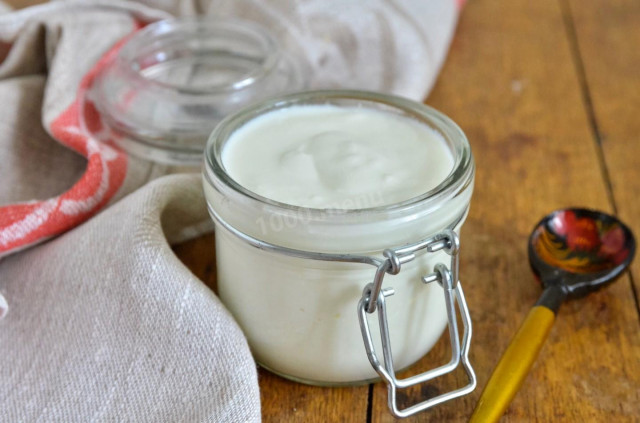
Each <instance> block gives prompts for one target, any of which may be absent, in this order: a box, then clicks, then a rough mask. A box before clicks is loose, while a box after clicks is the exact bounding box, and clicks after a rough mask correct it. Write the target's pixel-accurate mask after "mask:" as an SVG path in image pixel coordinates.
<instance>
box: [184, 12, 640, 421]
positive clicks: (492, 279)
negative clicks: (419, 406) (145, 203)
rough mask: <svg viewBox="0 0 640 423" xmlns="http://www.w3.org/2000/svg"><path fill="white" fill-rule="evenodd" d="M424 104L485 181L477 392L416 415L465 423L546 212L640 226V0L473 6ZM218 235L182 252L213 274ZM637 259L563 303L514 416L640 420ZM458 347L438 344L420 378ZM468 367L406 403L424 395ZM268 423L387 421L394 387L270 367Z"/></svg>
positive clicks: (505, 333)
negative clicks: (287, 374) (529, 243)
mask: <svg viewBox="0 0 640 423" xmlns="http://www.w3.org/2000/svg"><path fill="white" fill-rule="evenodd" d="M427 103H428V104H430V105H432V106H433V107H435V108H437V109H439V110H441V111H443V112H444V113H446V114H447V115H449V116H450V117H451V118H453V120H455V121H456V122H457V123H458V124H459V125H460V126H461V127H462V128H463V129H464V131H465V132H466V134H467V136H468V138H469V140H470V142H471V146H472V149H473V152H474V155H475V160H476V164H477V177H476V186H475V193H474V198H473V200H472V208H471V213H470V215H469V218H468V221H467V223H466V225H465V227H464V230H463V232H462V245H463V250H462V258H461V260H462V263H461V280H462V281H463V284H464V287H465V292H466V295H467V299H468V302H469V307H470V311H471V316H472V319H473V324H474V339H473V342H472V345H471V354H470V358H471V362H472V364H473V365H474V367H475V370H476V373H477V376H478V386H479V388H478V389H477V390H476V391H475V392H474V393H473V394H471V395H469V396H467V397H465V398H464V399H462V400H457V401H454V402H451V403H448V404H445V405H442V406H440V407H438V408H436V409H435V410H433V411H429V412H426V413H423V414H421V415H419V416H416V417H414V418H410V419H408V421H416V422H418V421H420V422H441V421H454V422H462V421H466V420H467V419H468V417H469V415H470V413H471V411H472V409H473V407H474V404H475V403H476V401H477V400H478V397H479V395H480V392H481V389H482V387H483V386H484V384H485V383H486V381H487V379H488V377H489V375H490V373H491V371H492V369H493V367H494V366H495V364H496V362H497V360H498V358H499V355H500V353H501V352H502V351H503V350H504V348H505V347H506V345H507V344H508V342H509V340H510V338H511V336H512V335H513V334H514V332H515V331H516V329H517V328H518V326H519V324H520V322H521V321H522V319H523V318H524V316H525V314H526V312H527V311H528V309H529V307H530V306H531V305H532V304H533V303H534V302H535V301H536V299H537V296H538V295H539V293H540V288H539V286H538V285H537V284H536V283H535V281H534V278H533V276H532V274H531V271H530V270H529V265H528V261H527V252H526V240H527V236H528V234H529V232H530V231H531V229H532V226H533V225H534V224H535V222H537V221H538V219H540V218H541V217H542V216H543V215H544V214H546V213H548V212H549V211H551V210H553V209H557V208H561V207H567V206H585V207H590V208H598V209H602V210H605V211H609V212H616V213H618V214H619V216H620V217H621V218H623V219H624V220H625V221H626V222H627V223H628V224H630V226H631V227H632V228H633V230H634V231H635V233H636V234H638V235H640V139H639V138H640V136H639V134H640V2H638V1H634V0H616V1H611V0H591V1H589V2H581V1H578V0H537V1H527V0H517V1H500V0H472V1H470V2H468V4H467V6H466V7H465V9H464V12H463V13H462V16H461V18H460V23H459V27H458V30H457V33H456V35H455V39H454V40H453V44H452V46H451V51H450V53H449V57H448V59H447V62H446V64H445V66H444V68H443V69H442V72H441V75H440V78H439V79H438V82H437V84H436V86H435V89H434V90H433V92H432V93H431V95H430V96H429V98H428V100H427ZM211 245H212V236H207V237H204V238H201V239H198V240H195V241H192V242H189V243H187V244H183V245H181V246H179V247H177V248H176V251H177V253H178V255H179V256H180V257H181V258H182V259H183V260H184V261H185V262H186V263H187V264H188V265H189V266H190V267H191V268H192V269H193V271H194V273H196V274H197V275H198V276H199V277H201V278H202V279H203V280H206V281H208V282H209V283H214V279H215V264H214V262H213V257H212V256H211ZM638 291H640V259H637V260H636V263H635V264H634V265H633V267H632V270H631V272H630V273H627V274H625V275H624V276H623V277H622V278H621V279H620V280H619V281H618V282H616V283H615V284H614V285H612V286H610V287H608V288H607V289H606V290H604V291H601V292H599V293H596V294H594V295H592V296H590V297H588V298H585V299H582V300H579V301H574V302H570V303H568V304H565V305H564V306H563V307H562V309H561V311H560V313H559V316H558V320H557V322H556V325H555V327H554V329H553V331H552V333H551V336H550V338H549V340H548V341H547V343H546V345H545V346H544V348H543V350H542V352H541V354H540V357H539V358H538V361H537V362H536V364H535V365H534V367H533V369H532V372H531V374H530V375H529V377H528V378H527V380H526V381H525V383H524V385H523V387H522V389H521V390H520V392H519V394H518V395H517V397H516V398H515V400H514V401H513V403H512V404H511V406H510V408H509V409H508V411H507V413H506V414H505V416H504V418H503V421H505V422H529V421H532V422H533V421H536V422H552V421H553V422H604V421H615V422H622V421H640V308H639V306H638ZM446 354H447V351H446V347H445V343H444V342H441V343H440V344H438V345H437V347H436V348H435V349H434V350H433V351H432V352H430V353H429V354H428V356H427V357H425V358H424V359H423V360H422V361H421V362H420V363H419V364H417V365H416V366H414V368H412V369H411V371H419V370H420V369H421V368H425V367H428V366H429V364H430V363H431V364H433V363H434V362H435V361H437V360H440V362H442V361H443V360H444V357H445V356H446ZM456 383H463V378H462V377H461V375H457V377H450V378H447V379H446V380H443V381H442V383H439V382H438V383H436V384H431V385H427V386H426V387H424V388H423V389H421V390H418V391H416V392H410V393H408V394H407V395H405V396H403V398H402V401H403V402H406V403H407V404H408V403H411V402H413V401H418V400H420V399H421V398H422V395H433V394H435V393H437V392H439V391H440V390H442V389H446V388H447V387H451V386H453V385H455V384H456ZM260 388H261V391H262V413H263V416H264V421H265V422H282V421H292V422H296V421H298V422H386V421H392V420H394V419H393V418H392V417H391V416H390V414H389V413H388V411H387V406H386V389H385V387H384V385H383V384H381V383H377V384H373V385H370V386H361V387H353V388H335V389H329V388H317V387H310V386H305V385H300V384H296V383H293V382H289V381H286V380H283V379H281V378H279V377H277V376H274V375H272V374H270V373H268V372H266V371H263V370H260Z"/></svg>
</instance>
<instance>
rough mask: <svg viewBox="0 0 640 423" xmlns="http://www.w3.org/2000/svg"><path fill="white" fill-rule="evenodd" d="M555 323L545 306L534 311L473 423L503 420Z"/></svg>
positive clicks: (506, 354) (498, 368)
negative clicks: (503, 415) (501, 418)
mask: <svg viewBox="0 0 640 423" xmlns="http://www.w3.org/2000/svg"><path fill="white" fill-rule="evenodd" d="M554 320H555V313H554V312H553V311H551V310H550V309H549V308H547V307H545V306H542V305H537V306H535V307H533V308H532V309H531V311H530V312H529V314H528V315H527V318H526V319H525V321H524V323H522V326H520V329H519V330H518V333H517V334H516V336H515V337H514V338H513V340H512V341H511V344H509V346H508V347H507V350H506V351H505V352H504V354H503V355H502V358H501V359H500V362H499V363H498V365H497V366H496V369H495V370H494V371H493V375H491V378H490V379H489V382H487V386H486V387H485V388H484V392H483V393H482V396H481V397H480V401H478V404H477V405H476V408H475V410H474V411H473V415H472V416H471V419H470V420H469V422H470V423H476V422H482V423H490V422H497V421H498V420H499V419H500V417H501V416H502V414H504V411H505V410H506V409H507V407H508V406H509V403H510V402H511V400H512V399H513V397H514V396H515V395H516V393H517V392H518V389H520V386H521V385H522V382H523V381H524V379H525V378H526V376H527V374H528V373H529V370H530V369H531V366H532V365H533V362H534V361H535V360H536V357H538V353H539V352H540V349H541V348H542V345H543V344H544V341H545V339H547V335H548V334H549V332H550V331H551V327H552V326H553V322H554Z"/></svg>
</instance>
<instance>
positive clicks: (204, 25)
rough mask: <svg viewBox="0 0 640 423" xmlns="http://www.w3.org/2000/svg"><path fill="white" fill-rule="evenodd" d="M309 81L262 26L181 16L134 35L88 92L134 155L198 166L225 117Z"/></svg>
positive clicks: (296, 88) (108, 122)
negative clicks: (213, 131)
mask: <svg viewBox="0 0 640 423" xmlns="http://www.w3.org/2000/svg"><path fill="white" fill-rule="evenodd" d="M304 85H305V81H304V78H303V73H302V72H301V71H300V69H299V66H298V64H297V62H296V61H295V60H294V59H293V58H292V57H291V56H289V55H287V54H285V53H284V52H283V51H281V49H280V47H279V46H278V43H277V42H276V41H275V39H274V38H273V37H272V36H271V35H270V34H269V32H268V31H267V30H265V29H263V28H262V27H260V26H258V25H256V24H254V23H251V22H247V21H239V20H238V21H228V20H225V21H220V20H213V19H210V18H180V19H173V20H167V21H159V22H156V23H153V24H150V25H148V26H146V27H145V28H144V29H142V30H140V31H139V32H137V33H136V34H134V35H133V36H132V37H131V38H130V39H129V40H128V41H126V42H125V44H124V45H123V46H122V48H121V49H120V50H119V51H118V53H117V55H116V56H115V57H114V59H113V60H112V61H111V62H110V63H109V64H108V65H107V66H105V67H104V68H103V69H102V71H101V72H100V73H99V74H98V75H97V78H96V82H95V84H94V87H93V89H92V92H91V95H92V96H93V99H94V100H95V103H96V107H97V108H98V111H99V112H100V114H101V115H102V117H103V119H104V121H105V122H106V123H107V125H108V126H109V128H110V130H111V132H112V134H113V135H115V136H114V137H113V138H114V139H115V141H116V143H117V144H118V145H120V146H121V147H122V148H123V149H125V150H127V151H128V152H129V153H131V154H133V155H135V156H137V157H140V158H143V159H146V160H151V161H154V162H159V163H165V164H172V165H200V163H201V162H202V152H203V150H204V146H205V144H206V140H207V137H208V136H209V134H211V131H212V130H213V128H214V127H215V125H216V124H217V123H218V122H220V120H222V119H223V118H224V117H225V116H227V115H228V114H230V113H232V112H235V111H237V110H239V109H241V108H242V107H244V106H246V105H248V104H249V103H252V102H255V101H258V100H262V99H265V98H267V97H269V96H273V95H275V94H278V93H283V92H287V91H297V90H300V89H302V88H303V87H304Z"/></svg>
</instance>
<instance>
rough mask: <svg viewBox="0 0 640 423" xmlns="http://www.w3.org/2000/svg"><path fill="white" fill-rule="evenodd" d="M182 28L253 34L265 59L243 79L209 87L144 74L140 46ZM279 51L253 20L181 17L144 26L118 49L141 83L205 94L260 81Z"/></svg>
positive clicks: (199, 32) (124, 64)
mask: <svg viewBox="0 0 640 423" xmlns="http://www.w3.org/2000/svg"><path fill="white" fill-rule="evenodd" d="M180 31H182V32H186V33H189V34H190V35H191V37H192V38H197V37H202V33H203V32H206V31H209V32H211V31H225V32H227V36H239V35H246V36H248V37H250V39H251V41H252V42H255V43H258V44H260V47H261V48H262V50H263V51H262V54H263V57H264V59H263V60H262V61H261V63H260V64H259V65H257V66H256V67H255V68H253V69H252V70H251V71H250V72H248V73H246V74H245V75H243V76H242V77H241V79H239V80H237V81H230V82H227V83H224V84H218V85H213V86H209V87H198V88H192V87H188V86H178V85H175V84H171V83H167V82H163V81H159V80H157V79H153V78H148V77H147V76H145V75H143V74H142V73H141V69H139V68H136V66H135V60H136V58H138V57H139V56H140V51H139V50H140V49H141V48H143V47H144V46H148V45H150V44H153V43H159V42H161V41H162V40H161V37H162V36H163V35H167V34H172V33H176V32H180ZM187 40H188V38H187V37H182V38H181V39H180V41H181V42H182V43H186V41H187ZM280 53H281V52H280V46H279V44H278V43H277V42H276V40H275V39H274V38H273V36H272V35H271V34H270V33H269V32H268V31H267V30H266V29H265V28H263V27H261V26H260V25H258V24H255V23H253V22H249V21H244V20H223V19H210V18H202V17H182V18H172V19H165V20H161V21H157V22H154V23H152V24H149V25H147V26H145V27H144V28H143V29H141V30H140V31H138V32H137V33H135V34H134V35H133V36H132V37H131V38H130V39H129V40H128V41H127V43H126V44H125V45H124V46H123V47H122V49H121V50H120V51H119V52H118V55H117V58H116V61H117V63H118V64H119V66H120V67H121V69H122V70H123V71H124V72H126V73H127V74H128V75H129V76H130V77H131V78H132V80H133V81H134V83H135V81H137V82H138V83H139V84H144V86H145V89H149V90H152V89H155V90H158V91H167V92H168V93H171V94H172V95H187V96H196V97H206V96H209V95H220V94H226V93H229V92H236V91H238V90H242V89H244V88H246V87H248V86H250V85H252V84H254V83H256V82H258V81H259V80H260V79H262V78H264V77H265V76H266V75H268V74H269V72H270V71H271V70H272V69H273V68H274V67H275V66H276V65H277V63H278V58H279V56H280Z"/></svg>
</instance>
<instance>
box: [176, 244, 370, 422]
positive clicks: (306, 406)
mask: <svg viewBox="0 0 640 423" xmlns="http://www.w3.org/2000/svg"><path fill="white" fill-rule="evenodd" d="M214 245H215V238H214V235H205V236H203V237H200V238H197V239H194V240H192V241H188V242H185V243H183V244H180V245H177V246H175V247H174V252H175V253H176V255H177V256H178V257H179V258H180V259H181V260H182V261H183V263H185V265H186V266H187V267H188V268H189V269H190V270H191V271H192V272H193V273H194V274H195V275H196V276H197V277H198V278H199V279H200V280H202V281H204V283H205V284H206V285H207V286H209V287H210V288H211V289H212V290H213V291H214V292H215V291H216V266H215V248H214ZM258 378H259V383H260V399H261V404H262V419H263V421H264V422H265V423H269V422H284V421H286V422H309V423H314V422H318V423H326V422H334V421H335V422H337V421H340V422H364V421H366V415H367V403H368V395H369V387H368V386H359V387H347V388H321V387H315V386H307V385H302V384H299V383H294V382H290V381H287V380H285V379H282V378H280V377H278V376H275V375H273V374H271V373H269V372H267V371H265V370H263V369H259V373H258Z"/></svg>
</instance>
